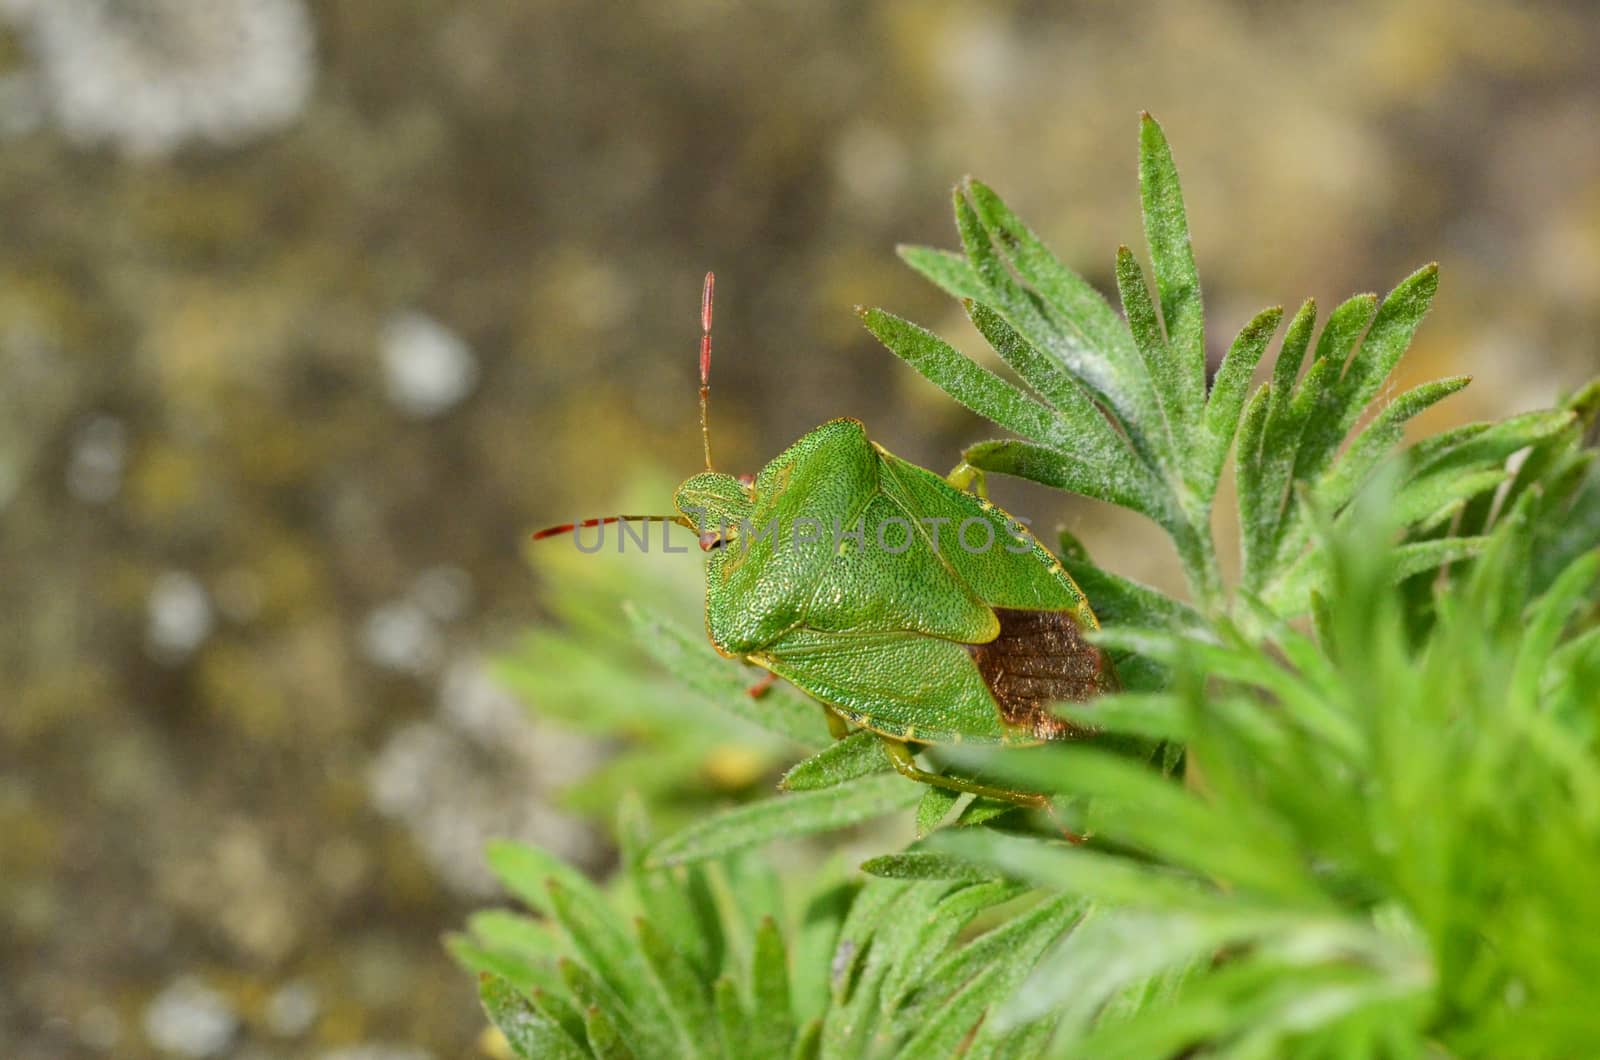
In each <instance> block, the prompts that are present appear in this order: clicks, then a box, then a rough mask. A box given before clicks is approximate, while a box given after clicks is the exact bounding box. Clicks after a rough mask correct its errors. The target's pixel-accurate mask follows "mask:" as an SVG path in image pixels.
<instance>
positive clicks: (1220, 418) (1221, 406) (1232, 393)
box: [1202, 306, 1283, 495]
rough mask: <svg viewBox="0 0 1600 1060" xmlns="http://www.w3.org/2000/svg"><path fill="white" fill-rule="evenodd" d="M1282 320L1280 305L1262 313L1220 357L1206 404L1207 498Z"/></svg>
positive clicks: (1213, 486) (1212, 489)
mask: <svg viewBox="0 0 1600 1060" xmlns="http://www.w3.org/2000/svg"><path fill="white" fill-rule="evenodd" d="M1282 320H1283V308H1282V307H1281V306H1279V307H1275V308H1272V309H1264V310H1262V311H1261V312H1260V313H1258V314H1256V316H1255V317H1254V318H1253V319H1252V320H1251V321H1250V322H1249V323H1248V324H1246V325H1245V326H1244V328H1243V330H1241V331H1240V332H1239V336H1238V338H1236V339H1234V340H1233V345H1232V346H1230V347H1229V348H1228V352H1227V354H1226V355H1224V356H1223V358H1222V367H1221V368H1219V369H1218V370H1217V378H1216V382H1215V383H1213V384H1212V387H1211V398H1210V400H1209V401H1207V403H1206V414H1205V416H1206V419H1205V422H1206V445H1207V450H1208V459H1207V461H1206V466H1205V469H1204V470H1205V475H1204V476H1203V478H1202V483H1203V485H1204V486H1205V487H1206V489H1207V491H1208V495H1209V493H1210V492H1214V491H1215V489H1216V485H1217V477H1218V476H1219V475H1221V474H1222V465H1223V463H1224V462H1226V461H1227V459H1228V448H1229V447H1230V446H1232V445H1233V435H1234V432H1235V430H1236V429H1237V428H1238V426H1239V412H1240V410H1241V409H1242V408H1244V402H1245V393H1246V391H1247V390H1248V388H1249V386H1250V379H1251V377H1252V375H1254V373H1255V370H1256V365H1257V364H1258V363H1260V361H1261V356H1262V354H1264V353H1266V352H1267V344H1268V343H1270V342H1271V341H1272V336H1273V335H1275V334H1276V333H1277V331H1278V324H1279V323H1281V322H1282Z"/></svg>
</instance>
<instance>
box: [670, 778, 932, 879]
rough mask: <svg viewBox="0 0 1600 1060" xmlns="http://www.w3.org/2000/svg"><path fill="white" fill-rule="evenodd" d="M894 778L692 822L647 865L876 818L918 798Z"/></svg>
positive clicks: (680, 862) (909, 786) (911, 786)
mask: <svg viewBox="0 0 1600 1060" xmlns="http://www.w3.org/2000/svg"><path fill="white" fill-rule="evenodd" d="M921 795H922V793H921V791H920V790H919V789H918V787H917V785H915V784H913V783H910V782H908V781H906V780H905V779H904V778H902V777H901V776H900V775H899V774H896V773H890V774H875V775H871V776H866V777H862V778H859V779H857V780H851V781H847V782H845V783H843V784H839V785H836V786H834V787H831V788H823V789H822V790H820V791H804V792H799V793H796V794H793V795H783V796H779V797H778V798H775V799H765V800H763V801H761V802H755V803H750V804H749V805H746V806H738V807H735V808H734V809H731V810H726V811H724V812H722V813H719V814H713V815H712V816H710V817H707V818H704V819H703V820H700V821H696V822H695V823H694V824H691V825H690V826H689V827H687V828H685V829H683V830H682V831H680V832H678V833H676V834H674V835H670V836H668V837H667V838H666V839H664V840H662V841H661V842H660V843H657V844H656V846H655V848H654V849H653V850H651V852H650V863H651V864H653V865H658V866H661V865H683V864H687V863H689V862H693V861H701V860H704V859H705V858H710V857H716V856H717V855H719V854H725V853H727V852H728V851H731V850H738V849H740V848H741V847H748V846H755V845H757V844H760V843H766V842H770V841H771V840H774V839H781V838H785V837H790V836H801V835H810V834H812V833H814V832H826V831H831V830H833V829H836V828H844V827H845V826H847V825H852V824H858V823H860V822H861V821H867V820H871V819H872V818H874V817H881V816H883V815H884V814H887V813H893V812H894V811H896V810H899V809H902V808H904V807H907V806H910V805H911V804H912V803H914V802H916V801H917V799H919V798H920V797H921Z"/></svg>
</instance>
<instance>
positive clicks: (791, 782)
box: [778, 729, 894, 791]
mask: <svg viewBox="0 0 1600 1060" xmlns="http://www.w3.org/2000/svg"><path fill="white" fill-rule="evenodd" d="M893 768H894V763H892V762H891V761H889V756H888V754H887V753H885V751H884V749H883V738H882V737H880V736H879V735H878V734H877V733H875V732H872V731H870V730H867V729H858V730H857V731H855V732H853V733H851V734H850V735H849V736H846V737H845V738H844V739H842V740H836V741H834V742H833V744H831V745H830V746H828V747H827V748H825V749H823V750H822V751H819V752H818V753H816V754H814V755H812V756H811V757H810V758H807V759H806V760H805V761H803V762H801V763H799V764H798V765H796V766H795V767H794V768H792V769H790V770H789V772H787V773H785V774H784V775H783V779H782V780H781V781H779V782H778V787H780V788H783V789H784V790H785V791H813V790H817V789H820V788H831V787H833V786H834V785H835V784H843V783H844V782H845V781H847V780H854V779H856V778H857V777H864V776H866V775H867V774H868V773H881V772H883V771H884V770H886V769H893Z"/></svg>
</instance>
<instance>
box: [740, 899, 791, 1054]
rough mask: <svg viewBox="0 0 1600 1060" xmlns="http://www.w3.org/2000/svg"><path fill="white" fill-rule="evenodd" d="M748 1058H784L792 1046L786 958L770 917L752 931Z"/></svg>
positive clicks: (779, 937) (776, 928) (774, 924)
mask: <svg viewBox="0 0 1600 1060" xmlns="http://www.w3.org/2000/svg"><path fill="white" fill-rule="evenodd" d="M750 1008H751V1012H750V1016H751V1019H750V1031H751V1036H750V1041H749V1043H748V1046H747V1048H748V1049H749V1053H748V1055H750V1056H774V1057H778V1056H787V1055H788V1052H789V1048H790V1046H791V1044H792V1043H793V1039H794V1032H795V1023H794V1006H793V1002H792V1000H791V999H790V995H789V966H788V955H787V953H785V951H784V946H783V936H782V935H781V934H779V932H778V925H777V924H776V923H774V922H773V920H772V918H771V917H768V918H766V919H765V920H763V921H762V922H761V926H760V927H759V928H757V929H756V945H755V954H754V958H753V960H752V962H751V969H750Z"/></svg>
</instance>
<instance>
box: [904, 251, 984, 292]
mask: <svg viewBox="0 0 1600 1060" xmlns="http://www.w3.org/2000/svg"><path fill="white" fill-rule="evenodd" d="M895 250H896V252H897V253H899V255H900V260H902V261H904V262H905V263H906V264H907V265H910V266H911V267H912V268H913V269H916V270H917V271H918V272H920V273H922V275H924V276H926V277H927V278H928V279H930V280H932V281H933V282H934V283H935V284H936V285H938V286H939V287H940V288H941V289H943V290H944V291H945V293H947V294H950V295H953V296H955V297H956V298H970V299H982V298H983V297H984V294H985V290H984V287H983V283H982V281H981V280H979V279H978V275H977V273H975V272H973V271H972V266H971V265H969V264H967V259H966V258H964V257H962V256H961V255H960V254H954V253H951V252H950V251H948V250H938V249H936V248H934V247H918V246H912V245H910V244H906V243H902V244H901V245H900V246H898V247H896V248H895Z"/></svg>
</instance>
